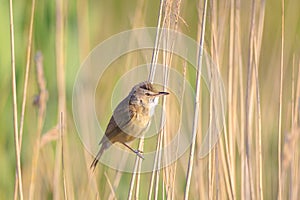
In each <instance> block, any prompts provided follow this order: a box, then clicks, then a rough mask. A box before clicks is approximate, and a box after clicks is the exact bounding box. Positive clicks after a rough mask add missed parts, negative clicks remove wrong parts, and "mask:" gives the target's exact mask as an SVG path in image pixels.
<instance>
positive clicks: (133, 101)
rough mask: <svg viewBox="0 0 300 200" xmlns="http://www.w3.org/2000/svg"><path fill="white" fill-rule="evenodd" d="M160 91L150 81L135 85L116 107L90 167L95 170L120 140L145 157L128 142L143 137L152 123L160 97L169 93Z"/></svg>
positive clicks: (141, 156) (138, 154)
mask: <svg viewBox="0 0 300 200" xmlns="http://www.w3.org/2000/svg"><path fill="white" fill-rule="evenodd" d="M168 94H169V93H168V92H165V91H158V90H156V88H155V87H154V84H152V83H151V82H149V81H144V82H141V83H139V84H137V85H135V86H134V87H133V88H132V89H131V91H130V93H129V94H128V96H127V97H126V98H125V99H123V100H122V101H121V102H120V103H119V104H118V106H117V107H116V108H115V110H114V112H113V115H112V116H111V118H110V121H109V123H108V125H107V128H106V130H105V134H104V136H103V137H102V139H101V141H100V142H99V145H101V147H100V149H99V151H98V153H97V155H96V157H95V158H94V160H93V162H92V163H91V166H90V168H91V169H92V170H93V171H94V170H95V168H96V166H97V164H98V162H99V160H100V158H101V156H102V154H103V152H104V151H105V150H107V149H108V148H109V147H110V146H111V145H112V144H114V143H116V142H118V143H121V144H123V145H124V146H125V147H127V148H128V149H130V150H131V151H132V152H133V153H135V154H136V155H137V156H138V157H140V158H142V159H144V157H143V155H142V154H141V153H142V152H141V151H139V150H135V149H133V148H132V147H130V146H129V145H128V144H127V143H128V142H131V141H133V140H134V139H136V138H138V137H141V136H142V134H143V133H144V132H145V131H146V130H147V129H148V127H149V125H150V123H151V117H152V116H153V114H154V109H155V106H156V105H157V104H158V98H159V97H160V96H163V95H168Z"/></svg>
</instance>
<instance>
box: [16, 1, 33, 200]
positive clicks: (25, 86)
mask: <svg viewBox="0 0 300 200" xmlns="http://www.w3.org/2000/svg"><path fill="white" fill-rule="evenodd" d="M34 10H35V0H32V5H31V17H30V25H29V34H28V46H27V55H26V67H25V79H24V87H23V97H22V98H23V99H22V109H21V118H20V130H19V138H20V139H19V143H20V151H21V149H22V137H23V128H24V116H25V108H26V99H27V98H26V97H27V88H28V77H29V68H30V58H31V46H32V29H33V18H34V13H35V12H34ZM17 182H18V179H17V176H16V178H15V183H17ZM15 187H18V184H15ZM17 190H18V189H17V188H15V194H14V199H16V198H17V193H16V192H17Z"/></svg>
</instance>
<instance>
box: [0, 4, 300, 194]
mask: <svg viewBox="0 0 300 200" xmlns="http://www.w3.org/2000/svg"><path fill="white" fill-rule="evenodd" d="M204 2H205V4H204ZM13 3H14V4H13ZM299 9H300V3H299V2H298V1H296V0H290V1H284V0H276V1H264V0H262V1H257V0H252V1H249V2H248V1H240V0H226V1H205V0H200V1H198V2H191V1H183V0H161V1H160V3H159V2H157V1H151V0H148V1H135V2H130V3H128V2H125V1H118V0H113V1H97V2H96V1H82V0H79V1H77V2H73V1H69V2H62V1H59V0H58V1H56V2H35V1H34V0H33V1H32V4H30V5H25V4H23V3H22V2H12V1H9V3H6V4H5V3H4V6H1V7H0V22H1V23H0V24H1V27H2V28H1V29H0V36H1V37H0V43H1V44H2V45H1V49H0V66H11V68H10V69H9V68H8V67H2V68H0V73H1V75H2V78H1V80H0V83H1V84H0V88H1V89H2V91H5V89H6V87H8V86H9V85H11V88H12V90H10V91H9V92H3V93H2V95H1V96H2V97H1V98H0V109H1V110H2V115H1V119H2V120H1V121H0V127H1V129H2V132H3V134H1V137H0V157H1V158H2V162H1V165H0V177H1V179H0V197H1V199H2V198H3V199H11V198H13V197H15V199H18V198H19V199H23V197H24V198H27V197H28V198H29V199H62V198H64V199H82V198H88V199H124V198H128V199H145V198H148V199H182V198H185V199H264V198H265V199H275V198H278V199H297V198H298V196H299V194H300V172H299V170H300V161H299V156H300V149H299V147H300V145H299V143H300V142H299V140H300V139H299V138H300V137H299V134H300V125H299V124H300V122H299V113H300V112H299V111H300V106H299V103H300V49H299V46H300V42H299V37H298V36H299V33H300V29H299V26H298V24H299V22H300V14H299V12H298V10H299ZM6 14H7V15H6ZM8 16H9V17H8ZM205 19H206V23H204V24H202V22H203V21H205ZM205 24H206V25H205ZM9 25H10V27H9ZM145 26H157V27H162V28H168V29H172V30H177V31H179V32H182V33H185V34H186V35H188V36H190V37H192V38H193V39H195V40H196V41H198V42H199V43H201V44H203V46H204V50H205V51H206V52H208V53H209V55H210V56H211V58H212V60H213V61H214V63H216V66H217V68H216V69H211V70H218V71H219V72H220V73H221V75H222V78H223V82H224V84H225V89H226V101H224V102H225V103H226V105H225V106H226V108H227V112H226V113H225V118H224V119H222V120H223V129H222V133H221V134H220V136H219V140H218V142H217V143H216V145H214V148H213V149H212V150H211V151H210V152H209V154H208V155H207V156H206V157H204V158H201V159H198V158H197V156H195V157H194V155H197V153H198V152H199V151H200V148H201V143H202V141H203V136H204V133H205V132H204V131H203V130H204V129H205V127H206V126H207V125H208V124H209V123H212V121H213V119H214V107H213V105H214V101H216V100H218V99H216V94H215V93H214V92H216V91H214V90H213V91H210V92H211V93H210V95H209V94H208V92H207V91H206V88H205V87H204V84H202V83H201V81H200V79H199V77H197V75H196V71H195V70H194V69H193V67H191V66H190V63H187V62H186V61H185V60H183V59H182V58H180V57H179V56H177V55H174V54H173V52H165V51H161V50H158V49H156V50H154V52H152V50H145V51H144V52H130V53H128V54H127V55H125V56H123V57H121V58H120V59H118V61H116V62H115V63H112V64H111V66H110V67H109V68H108V69H107V70H106V72H105V75H104V77H103V78H102V79H101V80H99V83H100V84H99V88H97V91H96V95H95V98H96V102H97V103H98V104H97V105H96V109H97V110H96V112H97V115H98V117H99V119H100V124H101V126H106V124H107V122H108V120H109V117H110V116H111V113H112V111H111V110H110V109H109V108H110V107H109V106H107V105H108V104H109V103H107V102H110V96H111V94H112V90H113V88H114V84H115V83H116V82H117V80H118V79H119V78H120V77H121V76H122V75H123V74H124V73H126V72H127V71H129V70H130V69H132V68H133V67H134V66H137V65H139V64H143V63H144V62H145V61H152V63H163V64H164V65H165V66H166V65H168V66H173V69H175V70H176V71H177V72H178V73H180V74H181V75H182V76H183V77H185V78H186V79H187V80H188V82H189V83H190V84H191V85H192V87H193V88H194V89H195V91H196V97H197V98H196V100H195V102H197V104H196V107H195V110H194V112H195V118H194V119H190V120H191V121H193V120H194V129H193V138H192V139H193V140H192V141H193V143H192V145H191V147H190V149H188V151H187V152H186V153H185V154H184V155H183V156H182V157H180V158H179V159H178V160H176V161H175V162H174V163H172V164H171V165H169V166H167V167H165V168H163V169H158V168H157V166H160V165H161V164H162V162H163V160H168V159H170V157H171V155H167V154H162V153H157V155H156V157H155V162H154V163H153V169H154V170H153V172H151V173H140V171H141V162H143V161H141V159H136V162H135V165H134V166H135V167H134V171H133V172H132V173H123V172H120V171H116V170H114V169H110V168H109V167H106V166H105V165H102V164H100V165H99V166H98V167H97V169H96V171H95V173H94V174H93V173H91V172H90V169H89V165H90V162H91V160H92V159H93V158H92V156H91V155H90V153H89V152H88V151H87V150H86V149H85V147H84V146H83V145H82V143H81V142H80V140H79V139H78V135H77V134H76V128H75V125H74V122H73V118H72V110H71V107H72V106H71V104H72V99H71V97H72V89H73V88H72V87H73V82H74V80H75V77H76V72H77V70H78V69H79V66H80V63H81V62H83V60H84V59H85V57H86V56H87V55H88V53H89V52H90V51H91V50H92V48H93V47H95V46H96V45H97V44H98V43H100V42H101V41H104V40H105V39H107V38H108V37H109V36H111V35H113V34H115V33H118V32H120V31H123V30H127V29H132V28H139V27H145ZM9 31H10V34H9ZM200 41H202V42H200ZM173 42H174V38H172V36H171V35H170V32H168V31H165V32H158V33H157V38H156V43H157V44H158V43H161V44H163V45H169V44H172V45H174V44H173ZM172 45H171V46H172ZM200 46H201V45H200ZM8 49H9V50H10V51H8ZM38 50H41V52H42V55H43V60H41V57H40V56H41V54H38V55H40V56H37V57H36V62H35V63H34V62H31V61H32V60H33V58H32V57H33V56H32V55H36V52H37V51H38ZM198 53H199V55H201V51H199V52H198ZM150 56H152V59H151V57H150ZM9 58H10V60H9ZM199 62H201V59H199ZM21 66H25V67H21ZM33 66H34V67H33ZM169 70H170V69H169V68H165V69H164V74H163V76H162V77H164V79H163V80H164V84H165V86H167V85H168V84H170V77H169V76H170V72H169ZM155 72H156V71H155V65H153V66H152V70H151V72H150V73H149V80H150V81H152V80H153V79H154V77H155V76H161V74H157V73H155ZM7 74H11V75H12V76H11V78H10V76H8V75H7ZM46 83H47V84H46ZM103 83H105V84H103ZM104 85H105V87H104ZM180 86H181V87H182V91H185V89H186V85H185V83H183V84H182V85H180ZM200 86H201V87H200ZM214 89H215V88H214ZM36 94H38V95H36ZM34 96H37V97H38V98H37V99H38V101H35V102H38V104H37V106H33V105H32V101H33V99H34ZM182 98H183V97H182ZM9 99H12V101H9ZM20 100H22V101H20ZM176 102H177V100H176V99H175V97H174V96H172V95H170V96H168V97H166V98H165V99H163V100H162V102H161V104H162V105H163V106H164V108H165V110H166V112H165V113H163V114H162V116H160V117H161V119H164V118H165V119H166V125H165V126H164V127H161V129H160V130H161V132H160V133H159V134H158V136H156V137H154V138H151V139H147V138H145V139H141V140H140V141H137V142H134V143H132V144H131V145H132V146H134V147H137V146H139V149H144V151H145V152H147V151H148V150H153V149H157V150H159V149H162V148H163V147H164V146H166V145H167V144H168V143H169V142H170V141H171V140H172V139H173V137H174V135H175V132H176V130H175V129H176V124H175V123H174V122H177V121H176V120H178V119H179V118H180V116H181V114H182V113H183V112H185V110H180V113H179V114H178V113H176V112H175V111H174V107H176ZM109 105H110V104H109ZM185 106H189V105H185ZM198 106H199V107H198ZM18 108H21V109H18ZM82 109H84V108H82ZM181 109H182V105H181ZM25 111H26V112H25ZM197 115H198V117H197ZM18 116H20V118H19V117H18ZM18 122H20V123H18ZM159 126H160V125H158V127H159ZM11 133H14V134H11ZM12 141H14V142H15V145H13V142H12ZM177 142H180V141H177ZM21 145H22V146H21ZM11 152H15V155H14V154H13V153H11ZM158 152H159V151H158ZM175 153H178V152H175ZM13 158H15V159H13ZM123 159H124V160H126V157H124V158H123ZM120 163H121V164H122V162H120ZM2 177H3V178H2ZM7 180H9V181H7Z"/></svg>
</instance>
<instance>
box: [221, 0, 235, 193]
mask: <svg viewBox="0 0 300 200" xmlns="http://www.w3.org/2000/svg"><path fill="white" fill-rule="evenodd" d="M229 23H230V30H229V56H228V57H229V59H228V102H227V104H228V133H229V134H228V140H229V146H228V148H229V154H227V156H226V157H227V162H228V164H229V171H230V173H229V174H230V180H231V182H232V184H231V185H232V187H231V188H233V190H234V185H235V175H234V174H235V167H234V159H233V158H234V150H235V145H234V138H235V135H234V134H235V131H234V128H233V127H234V125H233V123H234V117H233V116H234V115H235V112H234V111H233V109H234V106H235V105H234V104H233V55H234V52H233V51H234V46H233V45H234V38H235V37H234V36H235V31H234V0H231V1H230V22H229ZM224 124H226V123H224ZM224 132H226V128H225V127H224ZM224 137H225V139H226V137H227V136H224ZM226 140H227V139H226ZM225 147H226V150H227V145H225ZM233 194H235V192H233Z"/></svg>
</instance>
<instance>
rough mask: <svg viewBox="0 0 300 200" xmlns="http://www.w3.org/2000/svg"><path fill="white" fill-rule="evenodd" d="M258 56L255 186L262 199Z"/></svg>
mask: <svg viewBox="0 0 300 200" xmlns="http://www.w3.org/2000/svg"><path fill="white" fill-rule="evenodd" d="M256 49H257V48H256V43H254V53H256ZM257 58H258V56H255V59H254V71H255V85H256V104H257V105H256V107H257V125H258V131H257V134H256V160H257V161H256V162H257V163H256V164H257V167H256V169H257V170H256V171H257V175H256V186H257V193H258V195H257V199H263V188H262V153H261V151H262V150H261V149H262V148H261V147H262V144H261V105H260V90H259V80H258V60H257Z"/></svg>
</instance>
